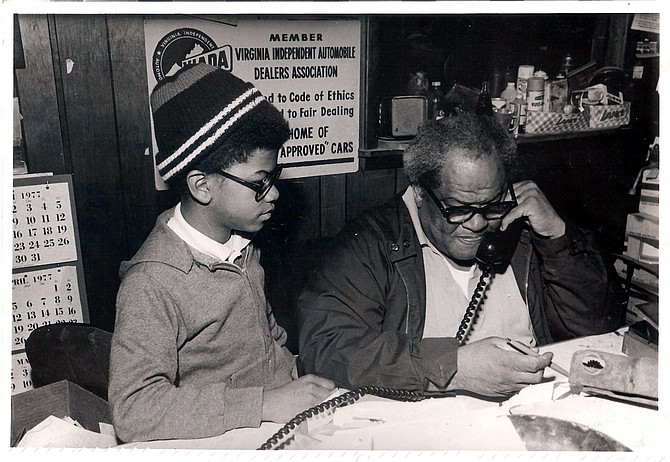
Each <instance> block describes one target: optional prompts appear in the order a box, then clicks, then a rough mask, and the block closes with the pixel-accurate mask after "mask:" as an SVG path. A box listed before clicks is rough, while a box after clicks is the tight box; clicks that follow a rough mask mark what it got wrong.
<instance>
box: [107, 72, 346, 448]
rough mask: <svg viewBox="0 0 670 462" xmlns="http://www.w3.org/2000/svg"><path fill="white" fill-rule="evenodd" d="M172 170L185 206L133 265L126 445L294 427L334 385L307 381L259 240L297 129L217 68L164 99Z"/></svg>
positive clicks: (113, 368) (123, 371) (184, 75)
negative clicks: (272, 294) (264, 425)
mask: <svg viewBox="0 0 670 462" xmlns="http://www.w3.org/2000/svg"><path fill="white" fill-rule="evenodd" d="M151 107H152V110H153V115H154V132H155V135H156V141H157V144H158V148H159V153H158V154H157V156H156V158H157V162H158V170H159V173H160V174H161V177H162V178H163V179H164V180H165V181H166V182H167V183H168V184H169V185H170V186H171V187H173V188H175V189H176V190H177V191H180V192H181V201H180V202H179V204H177V206H176V207H173V208H171V209H170V210H167V211H166V212H164V213H163V214H161V215H160V216H159V217H158V219H157V221H156V226H155V228H154V229H153V230H152V231H151V233H150V235H149V237H147V240H146V241H145V242H144V244H143V245H142V247H141V248H140V250H139V251H138V252H137V254H136V255H135V256H134V257H133V258H132V259H131V260H130V261H128V262H124V263H122V266H121V271H120V273H121V277H122V282H121V287H120V289H119V293H118V297H117V313H116V325H115V330H114V335H113V337H112V349H111V363H110V371H109V372H110V382H109V400H110V404H111V406H112V414H113V419H114V427H115V429H116V433H117V435H118V436H119V438H120V439H121V440H123V441H148V440H155V439H173V438H204V437H209V436H214V435H220V434H222V433H224V432H226V431H228V430H230V429H233V428H239V427H258V426H259V425H260V423H261V422H262V421H274V422H286V421H288V420H289V419H291V418H292V417H294V416H295V415H296V414H298V413H299V412H301V411H303V410H305V409H306V408H309V407H311V406H313V405H315V404H317V403H319V402H320V401H321V400H323V398H325V397H326V396H327V395H328V394H330V393H331V392H332V390H333V388H334V384H333V383H332V382H331V381H330V380H327V379H323V378H320V377H315V376H311V375H308V376H303V377H300V378H298V377H297V374H296V368H295V359H294V356H293V355H292V354H291V353H290V352H289V351H288V349H286V347H285V342H286V332H285V331H284V329H282V328H281V327H280V326H279V325H278V324H277V322H276V320H275V318H274V316H273V314H272V310H271V308H270V305H269V303H268V302H267V300H266V299H265V295H264V289H265V287H264V273H263V269H262V268H261V266H260V263H259V252H258V249H257V248H256V247H255V246H254V245H253V242H252V241H251V239H252V238H253V236H254V233H256V232H257V231H259V230H260V229H261V228H262V227H263V225H264V223H265V222H266V221H267V220H268V219H269V218H270V215H271V213H272V211H273V209H274V203H275V201H276V200H277V198H278V197H279V193H278V191H277V188H276V187H275V186H274V184H275V181H276V180H277V179H278V178H279V174H280V172H281V168H280V167H279V166H278V165H277V152H278V150H279V148H280V147H281V146H282V144H283V143H284V142H285V141H286V140H287V139H288V136H289V130H288V124H287V123H286V121H285V120H284V118H283V117H282V115H281V114H280V112H279V111H278V110H277V109H276V108H275V107H273V106H272V105H271V104H270V103H268V102H267V100H266V99H265V98H264V97H263V95H261V94H260V92H259V91H258V89H256V88H255V87H254V86H253V85H251V84H249V83H246V82H243V81H242V80H240V79H238V78H237V77H235V76H234V75H233V74H231V73H229V72H227V71H224V70H221V69H219V68H216V67H213V66H209V65H206V64H197V65H195V66H188V67H185V68H183V69H182V70H180V71H179V72H178V73H176V74H175V75H174V76H173V77H169V78H166V79H164V80H162V81H161V82H159V83H158V85H157V86H156V88H155V89H154V91H153V92H152V95H151Z"/></svg>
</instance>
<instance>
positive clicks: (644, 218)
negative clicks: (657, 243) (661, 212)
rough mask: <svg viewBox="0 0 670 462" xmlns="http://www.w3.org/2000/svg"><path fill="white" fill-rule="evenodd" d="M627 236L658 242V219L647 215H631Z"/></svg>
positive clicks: (627, 222) (627, 223)
mask: <svg viewBox="0 0 670 462" xmlns="http://www.w3.org/2000/svg"><path fill="white" fill-rule="evenodd" d="M626 235H627V236H634V237H635V236H637V237H645V238H648V239H655V240H658V217H655V216H653V215H648V214H646V213H639V212H638V213H629V214H628V217H627V219H626Z"/></svg>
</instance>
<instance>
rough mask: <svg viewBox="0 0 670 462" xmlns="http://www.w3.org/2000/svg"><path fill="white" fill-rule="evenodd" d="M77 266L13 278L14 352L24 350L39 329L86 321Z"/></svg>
mask: <svg viewBox="0 0 670 462" xmlns="http://www.w3.org/2000/svg"><path fill="white" fill-rule="evenodd" d="M83 311H84V310H83V309H82V303H81V296H80V293H79V280H78V277H77V268H76V267H75V266H61V267H59V268H52V269H46V270H37V271H26V272H23V273H15V274H13V275H12V321H13V336H12V351H16V350H23V349H24V348H25V343H26V338H28V336H29V335H30V333H31V332H32V331H34V330H35V329H37V328H38V327H42V326H47V325H49V324H52V323H59V322H84V312H83Z"/></svg>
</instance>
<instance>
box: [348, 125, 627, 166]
mask: <svg viewBox="0 0 670 462" xmlns="http://www.w3.org/2000/svg"><path fill="white" fill-rule="evenodd" d="M621 128H623V127H614V128H607V129H592V130H580V131H572V132H565V133H538V134H536V133H520V134H518V135H516V136H515V139H516V142H517V144H532V143H545V142H551V141H565V140H574V139H580V138H595V137H598V136H609V135H613V134H615V133H617V132H618V131H619V130H620V129H621ZM411 142H412V140H411V139H403V140H390V139H378V140H377V147H376V148H370V149H360V150H359V157H360V158H363V159H370V158H380V157H400V158H402V153H403V152H404V150H405V148H406V147H407V145H408V144H409V143H411Z"/></svg>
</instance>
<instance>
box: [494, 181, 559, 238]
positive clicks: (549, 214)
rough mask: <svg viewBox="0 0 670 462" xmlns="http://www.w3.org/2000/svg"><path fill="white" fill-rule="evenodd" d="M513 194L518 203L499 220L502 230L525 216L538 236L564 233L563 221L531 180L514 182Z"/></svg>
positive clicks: (557, 235) (554, 235)
mask: <svg viewBox="0 0 670 462" xmlns="http://www.w3.org/2000/svg"><path fill="white" fill-rule="evenodd" d="M514 194H515V195H516V200H517V202H518V204H519V205H517V206H516V207H514V208H513V209H512V210H511V211H510V212H509V213H508V214H507V215H506V216H505V217H504V218H503V219H502V221H501V223H500V229H501V231H504V230H505V229H507V226H509V224H510V223H512V222H513V221H514V220H516V219H518V218H522V217H526V219H527V221H528V224H529V225H530V226H531V227H532V228H533V231H535V232H536V233H537V234H539V235H540V236H544V237H548V238H557V237H561V236H563V235H564V234H565V222H564V221H563V219H562V218H561V217H560V216H558V213H556V210H554V208H553V207H552V206H551V204H550V203H549V201H548V200H547V198H546V196H545V195H544V193H543V192H542V191H541V190H540V188H538V186H537V185H536V184H535V182H533V181H521V182H518V183H514Z"/></svg>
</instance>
